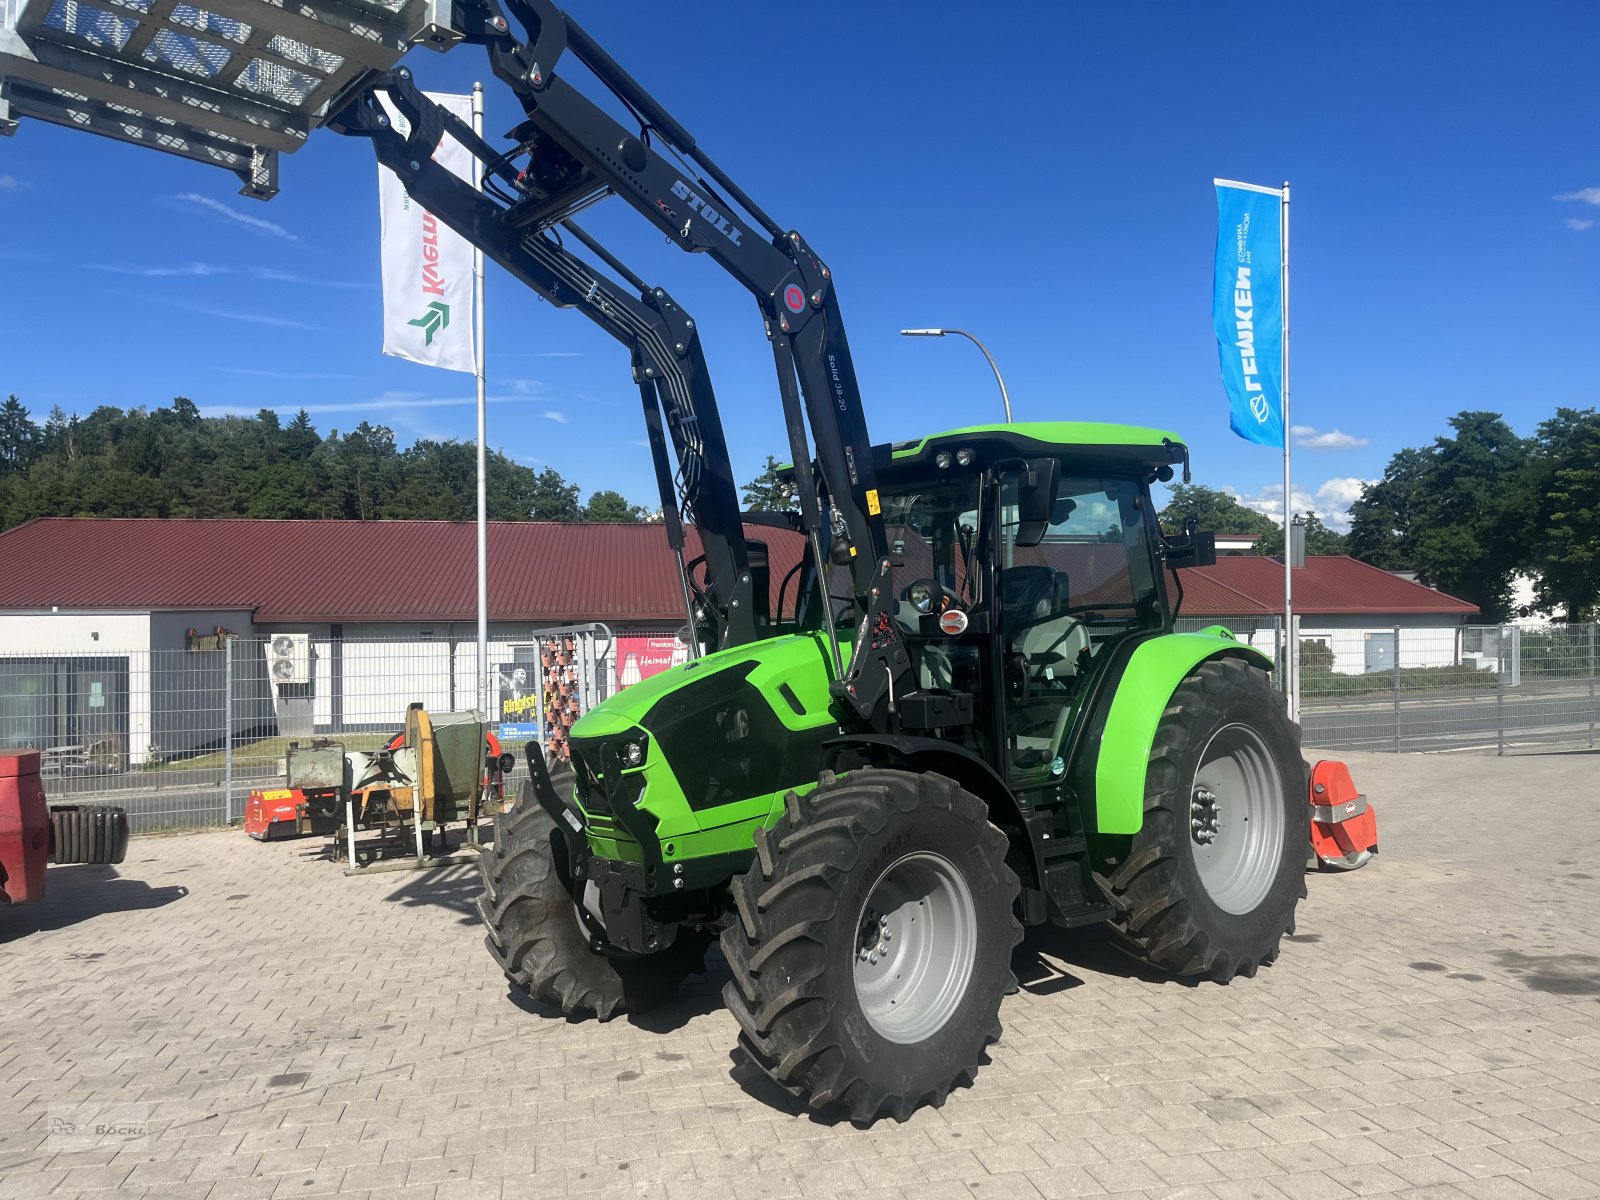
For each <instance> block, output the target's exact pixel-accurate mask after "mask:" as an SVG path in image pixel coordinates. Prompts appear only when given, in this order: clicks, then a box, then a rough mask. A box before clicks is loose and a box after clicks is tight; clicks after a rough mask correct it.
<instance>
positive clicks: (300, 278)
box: [250, 267, 377, 289]
mask: <svg viewBox="0 0 1600 1200" xmlns="http://www.w3.org/2000/svg"><path fill="white" fill-rule="evenodd" d="M250 274H252V275H254V276H255V277H256V278H257V279H261V280H265V281H266V282H267V283H294V284H299V285H301V286H303V287H331V288H354V289H365V288H371V287H376V286H377V285H376V284H371V283H348V282H346V281H344V280H342V279H307V278H306V277H305V276H304V275H295V274H292V273H291V272H289V271H280V270H278V269H277V268H276V267H251V268H250Z"/></svg>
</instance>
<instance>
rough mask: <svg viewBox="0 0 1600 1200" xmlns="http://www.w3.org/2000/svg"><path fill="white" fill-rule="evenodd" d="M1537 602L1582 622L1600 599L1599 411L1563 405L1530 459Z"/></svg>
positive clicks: (1545, 426)
mask: <svg viewBox="0 0 1600 1200" xmlns="http://www.w3.org/2000/svg"><path fill="white" fill-rule="evenodd" d="M1528 473H1529V488H1528V492H1529V494H1530V495H1531V496H1532V497H1534V498H1535V503H1536V507H1535V508H1533V509H1532V517H1533V521H1532V524H1533V528H1532V529H1531V530H1530V531H1529V534H1530V537H1529V542H1530V544H1531V547H1532V551H1533V561H1532V566H1533V568H1534V571H1535V573H1536V574H1537V576H1538V585H1537V589H1536V591H1537V596H1538V606H1539V608H1541V609H1544V610H1547V611H1554V610H1555V609H1557V608H1559V609H1561V610H1562V611H1563V613H1564V615H1565V617H1566V619H1567V620H1568V621H1573V622H1576V621H1582V620H1584V619H1585V617H1586V615H1587V614H1588V613H1589V612H1590V610H1592V609H1593V608H1594V607H1595V605H1596V603H1597V602H1600V413H1597V412H1596V411H1595V410H1594V409H1592V408H1586V409H1581V410H1579V409H1572V408H1558V409H1557V410H1556V415H1555V416H1554V417H1552V418H1551V419H1550V420H1548V421H1545V422H1544V423H1543V424H1542V425H1540V426H1539V430H1538V433H1537V434H1536V435H1535V437H1534V445H1533V450H1532V454H1531V457H1530V460H1529V472H1528Z"/></svg>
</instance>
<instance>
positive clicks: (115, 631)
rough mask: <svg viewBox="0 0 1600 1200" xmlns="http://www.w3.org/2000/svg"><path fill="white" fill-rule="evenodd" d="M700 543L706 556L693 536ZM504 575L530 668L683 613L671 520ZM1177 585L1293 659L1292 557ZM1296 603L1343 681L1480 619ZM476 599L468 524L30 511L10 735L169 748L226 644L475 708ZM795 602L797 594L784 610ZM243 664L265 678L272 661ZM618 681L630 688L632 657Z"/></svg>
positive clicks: (540, 549)
mask: <svg viewBox="0 0 1600 1200" xmlns="http://www.w3.org/2000/svg"><path fill="white" fill-rule="evenodd" d="M749 533H750V534H751V536H752V537H755V538H759V539H760V540H762V541H765V542H766V543H767V545H768V547H769V557H770V564H771V565H770V573H771V578H772V590H773V594H774V598H776V594H777V592H778V589H779V586H780V584H781V582H782V581H783V579H784V578H785V576H786V575H788V574H789V572H790V570H791V569H792V568H793V567H794V566H795V565H796V564H798V563H799V561H800V558H801V555H802V553H803V549H804V543H803V540H802V539H801V538H800V537H799V536H798V535H796V534H792V533H789V532H787V531H785V530H779V529H771V528H765V527H751V528H750V530H749ZM690 541H691V545H690V553H691V555H693V554H697V553H698V548H697V546H696V545H695V544H694V541H693V535H692V533H691V534H690ZM489 563H490V570H489V618H490V631H491V636H492V637H493V638H495V640H496V644H497V646H498V647H500V648H501V649H503V650H504V651H505V654H506V661H507V662H511V661H512V660H513V659H515V660H516V661H525V658H524V657H523V656H524V655H525V653H526V649H527V648H528V647H532V646H533V644H534V636H533V634H534V631H535V630H537V629H539V628H541V627H547V626H552V625H563V624H568V623H576V622H592V621H601V622H605V623H606V624H608V625H610V626H611V627H612V628H613V629H614V630H615V632H616V633H617V634H618V635H619V636H631V637H641V638H643V637H651V636H653V637H655V638H657V639H660V638H663V637H670V635H671V634H672V633H673V632H674V631H676V630H677V629H678V628H679V627H680V626H682V624H683V622H684V613H683V597H682V591H681V588H680V585H679V582H678V576H677V570H676V566H675V563H674V561H673V557H672V554H671V552H670V550H669V549H668V546H667V541H666V537H665V533H664V530H663V528H662V527H661V526H660V525H590V524H550V523H539V522H496V523H493V524H491V525H490V528H489ZM1180 582H1181V585H1182V593H1183V598H1182V605H1181V609H1180V618H1181V620H1180V627H1182V628H1195V627H1198V626H1199V625H1209V624H1219V623H1220V624H1225V625H1228V626H1229V627H1230V628H1232V629H1233V630H1234V631H1235V632H1236V633H1238V634H1239V635H1240V636H1241V637H1244V638H1248V639H1250V640H1251V641H1252V642H1254V643H1255V644H1257V645H1260V646H1262V647H1263V648H1264V649H1266V650H1268V652H1269V653H1271V652H1273V651H1274V650H1275V648H1276V646H1277V642H1278V637H1279V635H1278V634H1277V632H1276V627H1275V623H1276V622H1277V621H1278V619H1279V618H1278V614H1279V613H1281V611H1282V601H1283V566H1282V563H1281V561H1280V560H1276V559H1270V558H1260V557H1254V556H1250V555H1241V556H1237V557H1220V558H1219V559H1218V561H1217V562H1216V563H1215V564H1214V565H1212V566H1209V567H1203V568H1194V569H1189V570H1186V571H1184V572H1183V573H1182V579H1181V581H1180ZM1295 592H1296V599H1295V607H1296V611H1297V613H1298V614H1299V618H1300V629H1301V636H1302V638H1306V639H1311V640H1319V641H1323V642H1325V643H1326V644H1327V645H1328V646H1329V648H1330V649H1331V650H1332V651H1333V654H1334V669H1335V670H1338V671H1344V672H1348V673H1360V672H1362V671H1364V670H1372V669H1385V668H1386V667H1387V666H1389V665H1392V663H1393V661H1394V657H1395V654H1396V647H1397V645H1398V646H1399V648H1400V651H1401V655H1402V658H1401V661H1402V665H1407V666H1410V665H1441V664H1444V663H1450V662H1458V661H1461V649H1460V630H1461V628H1462V627H1463V626H1464V625H1465V624H1466V623H1468V622H1469V621H1470V620H1471V618H1472V617H1473V616H1474V615H1475V614H1476V609H1475V608H1474V607H1473V606H1472V605H1470V604H1468V603H1466V602H1465V601H1462V600H1458V599H1456V598H1455V597H1453V596H1447V595H1444V594H1443V593H1441V592H1437V591H1434V590H1433V589H1431V588H1427V587H1424V586H1422V585H1421V584H1418V583H1414V582H1411V581H1408V580H1405V579H1402V578H1400V577H1398V576H1396V575H1392V574H1390V573H1388V572H1386V571H1381V570H1379V569H1377V568H1376V567H1372V566H1368V565H1367V564H1365V563H1361V562H1357V561H1356V560H1354V559H1351V558H1342V557H1329V558H1308V559H1307V562H1306V566H1305V567H1304V568H1301V569H1298V570H1296V572H1295ZM476 594H477V593H476V539H475V527H474V526H473V525H472V524H471V523H469V522H445V521H266V520H244V519H229V520H159V519H116V518H68V517H50V518H43V519H40V520H35V521H30V522H28V523H26V524H23V525H19V526H17V527H15V528H13V529H9V530H6V531H4V532H3V533H0V724H3V723H4V722H5V721H6V720H7V719H14V720H22V719H23V717H22V716H19V715H18V714H28V713H32V714H33V715H32V716H29V717H27V719H28V720H30V721H33V722H34V723H35V725H37V726H38V727H39V728H41V729H42V728H44V727H45V725H44V723H46V722H53V723H54V724H53V725H51V726H50V727H51V728H52V729H59V730H60V731H61V732H59V733H58V734H56V735H53V736H69V735H70V734H71V732H72V729H73V728H76V727H77V726H74V725H73V722H74V720H78V721H79V723H80V724H81V723H82V722H84V721H89V720H90V719H91V718H93V717H94V715H95V711H96V709H99V710H102V711H116V712H119V713H121V714H122V716H121V722H122V724H121V726H119V728H121V727H125V728H126V734H125V736H126V739H127V746H128V751H129V755H130V757H131V758H133V759H135V760H137V759H139V758H140V756H141V755H142V754H143V753H146V752H148V749H149V747H150V745H151V744H157V745H159V746H161V748H162V749H163V750H172V749H174V748H175V747H177V746H178V742H179V741H180V740H181V738H184V737H188V734H186V733H185V731H184V730H182V729H181V728H179V727H180V726H182V725H183V724H185V721H184V720H182V719H180V718H179V717H176V716H172V715H170V714H169V715H168V716H166V717H163V715H162V712H161V704H162V703H163V702H162V701H161V700H160V699H159V697H161V696H163V695H167V694H169V693H177V694H183V695H188V696H191V697H192V696H194V695H196V694H198V693H201V692H204V691H206V690H207V689H210V690H216V689H218V688H220V687H222V685H223V679H222V673H223V670H224V664H223V663H222V662H221V659H222V658H223V656H222V655H219V654H215V653H211V651H213V650H216V649H217V648H219V647H221V646H222V645H223V644H224V643H225V642H226V641H227V640H228V637H227V635H237V636H239V637H243V638H249V637H253V636H259V637H266V636H268V635H277V634H289V635H292V636H296V637H304V638H305V639H306V641H307V643H308V648H309V652H310V655H311V658H312V660H313V661H314V662H315V663H317V664H322V665H318V666H317V667H316V672H320V674H318V673H316V672H314V674H315V681H314V682H313V684H311V685H308V686H310V687H311V690H312V691H313V692H316V691H317V689H318V687H319V686H322V685H323V684H325V685H326V686H325V690H328V691H331V692H332V693H333V695H332V696H331V697H330V696H327V695H323V694H322V693H321V692H318V694H317V696H316V697H315V713H316V723H317V724H318V725H319V726H320V725H325V724H327V723H329V722H331V723H332V724H333V725H334V726H335V727H346V726H348V725H349V724H350V723H351V720H352V717H353V716H360V717H362V719H366V718H367V717H368V716H370V720H371V721H372V722H373V723H375V724H379V723H385V722H387V723H393V720H394V717H395V716H397V715H398V712H399V711H400V709H402V708H403V704H402V703H399V702H398V701H397V700H396V698H395V697H394V696H393V695H391V694H389V693H388V692H385V693H384V694H383V695H381V696H376V695H375V696H369V697H366V698H365V699H363V698H362V697H361V696H359V695H356V694H354V693H352V691H351V687H352V685H351V683H350V680H351V679H352V678H354V665H353V664H355V663H357V662H358V661H359V660H365V659H371V660H381V661H384V662H388V663H395V662H398V663H400V664H401V667H400V668H399V669H400V670H401V671H402V672H403V673H404V677H405V682H404V686H405V687H406V688H407V689H409V692H408V694H410V693H415V696H414V698H417V699H422V700H424V701H425V702H427V703H429V704H430V705H433V706H438V707H456V706H457V705H458V704H463V703H465V701H463V700H462V699H461V698H462V697H469V698H470V697H472V696H474V695H475V677H476V658H475V652H474V650H473V647H474V645H475V642H476V636H477V625H476V620H477V618H476ZM793 596H794V587H793V585H792V584H791V585H790V587H789V589H788V591H787V593H786V597H785V610H786V611H788V610H789V609H790V606H792V603H793ZM1174 596H1176V589H1175V590H1174ZM1397 630H1398V631H1400V632H1401V633H1402V634H1410V635H1412V636H1404V637H1400V638H1397V636H1396V631H1397ZM518 646H521V647H523V649H521V650H519V649H517V647H518ZM333 663H344V664H347V666H346V671H345V674H343V675H330V674H329V672H330V671H332V670H335V668H333V667H331V666H327V665H326V664H333ZM19 664H20V665H19ZM234 666H235V668H236V669H238V670H247V671H251V672H255V673H257V674H261V673H262V665H261V660H260V657H259V654H258V653H257V654H255V655H254V656H253V657H251V659H250V661H249V662H248V663H245V662H240V663H236V664H234ZM608 669H609V670H610V671H611V672H612V680H611V682H612V684H613V685H614V684H615V682H616V678H615V677H616V675H617V674H618V673H619V667H618V664H617V663H616V662H615V661H614V660H613V661H612V662H611V664H610V666H609V668H608ZM46 676H49V680H46ZM335 678H340V679H343V680H344V685H343V686H342V687H336V686H334V685H333V684H332V683H331V680H332V679H335ZM429 680H433V681H434V682H432V683H430V682H429ZM51 681H55V682H51ZM47 685H48V686H47ZM52 689H54V691H55V692H56V693H58V694H62V695H65V696H67V697H68V700H67V701H65V702H64V703H65V704H66V708H65V709H63V710H62V711H60V712H51V713H48V714H45V713H43V712H42V709H40V711H39V712H35V711H34V710H35V709H39V708H40V706H41V705H42V704H43V701H42V700H40V699H39V697H40V696H42V695H43V694H44V693H45V692H46V691H50V690H52ZM280 700H281V697H279V696H277V695H275V694H273V692H272V690H271V688H270V687H267V686H266V685H265V684H264V675H263V694H262V700H261V703H262V704H263V705H266V706H268V707H269V708H271V709H272V711H274V712H277V711H279V710H281V703H280ZM97 701H98V703H97ZM330 705H333V706H334V707H332V708H330V707H329V706H330ZM340 705H342V706H343V708H342V710H341V709H340V708H339V707H338V706H340ZM363 705H365V707H362V706H363ZM73 709H76V710H78V712H77V717H76V718H75V717H74V714H73V711H71V710H73ZM391 709H393V710H394V711H393V712H391V711H390V710H391ZM264 711H265V710H264ZM188 723H189V724H193V722H188ZM29 728H34V725H30V726H29ZM8 740H9V741H16V740H17V737H16V736H11V737H9V738H8V736H7V734H6V731H5V729H4V728H0V745H3V744H5V743H6V742H7V741H8ZM23 740H27V738H26V737H24V739H23ZM190 740H193V739H192V738H191V739H190ZM196 744H200V743H196ZM178 748H181V747H178Z"/></svg>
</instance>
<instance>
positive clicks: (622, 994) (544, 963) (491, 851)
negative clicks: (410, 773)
mask: <svg viewBox="0 0 1600 1200" xmlns="http://www.w3.org/2000/svg"><path fill="white" fill-rule="evenodd" d="M572 782H573V780H572V772H571V771H570V770H569V771H565V772H562V773H560V774H558V775H555V776H553V777H552V779H551V785H552V786H553V787H554V788H555V789H556V791H557V794H558V795H559V794H560V793H561V791H562V789H566V790H567V791H570V790H571V789H572ZM565 856H566V844H565V842H564V841H563V840H562V839H561V837H560V835H559V834H558V833H557V831H556V825H555V821H554V820H552V819H551V817H550V814H549V813H547V812H545V810H544V808H543V807H542V806H541V805H540V804H539V802H538V800H536V799H535V798H534V796H533V788H532V785H531V784H529V783H524V784H523V786H522V794H521V796H520V798H519V799H518V801H517V803H516V805H515V806H514V807H513V808H512V809H511V811H510V812H508V813H498V814H496V816H495V819H494V845H493V846H491V847H486V848H485V849H484V851H483V853H482V854H481V855H480V857H479V869H480V870H481V871H482V872H483V895H482V896H480V897H479V898H478V915H479V916H480V917H481V918H482V919H483V925H484V928H485V929H486V930H487V931H488V932H487V934H486V936H485V937H484V944H485V945H486V946H488V947H489V953H490V954H491V955H493V956H494V960H495V962H497V963H499V964H500V969H501V970H502V971H504V972H505V975H506V978H507V979H508V980H510V981H511V984H512V986H513V987H515V988H516V989H517V990H518V991H521V992H523V993H525V994H526V995H528V996H531V997H532V998H533V999H535V1000H540V1001H543V1002H544V1003H546V1004H551V1005H554V1006H555V1007H557V1008H559V1009H560V1010H561V1012H562V1013H563V1015H565V1016H568V1017H580V1016H587V1015H591V1014H592V1015H593V1016H596V1017H598V1018H599V1019H600V1020H602V1021H609V1020H611V1018H613V1017H615V1016H618V1015H619V1014H621V1013H624V1012H643V1011H644V1010H645V1009H647V1008H651V1007H654V1006H656V1005H658V1004H662V1003H665V1002H667V1001H669V1000H670V999H672V997H673V996H675V995H676V993H677V988H678V985H679V984H680V983H682V982H683V980H684V979H686V978H687V977H688V976H689V975H692V974H700V973H702V972H704V970H705V952H706V947H707V946H709V945H710V940H711V939H710V937H709V936H708V935H706V934H704V933H702V932H701V931H699V930H697V929H680V930H679V932H678V936H677V937H676V938H675V939H674V940H673V943H672V945H670V946H668V947H667V948H666V949H665V950H662V951H659V952H658V953H655V954H648V955H639V956H635V957H626V958H624V957H613V956H611V955H608V954H606V953H605V952H604V951H603V950H596V949H595V948H594V947H593V945H592V944H591V943H590V940H589V935H588V932H587V930H586V929H585V928H584V926H583V924H582V922H581V920H580V919H579V917H578V915H577V911H576V908H575V902H574V899H573V896H572V893H571V892H569V891H568V890H567V886H566V884H565V883H564V882H563V881H562V879H563V875H564V874H565V872H564V871H563V870H561V869H558V863H559V864H560V866H561V867H564V866H565V861H564V860H565Z"/></svg>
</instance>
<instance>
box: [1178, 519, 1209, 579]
mask: <svg viewBox="0 0 1600 1200" xmlns="http://www.w3.org/2000/svg"><path fill="white" fill-rule="evenodd" d="M1166 557H1167V566H1169V567H1171V568H1173V570H1177V569H1178V568H1179V567H1209V566H1211V564H1212V563H1214V562H1216V561H1217V535H1216V534H1214V533H1196V532H1195V528H1194V521H1193V520H1192V519H1191V520H1189V521H1187V522H1185V524H1184V526H1183V534H1182V536H1180V537H1175V538H1169V539H1167V546H1166Z"/></svg>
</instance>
